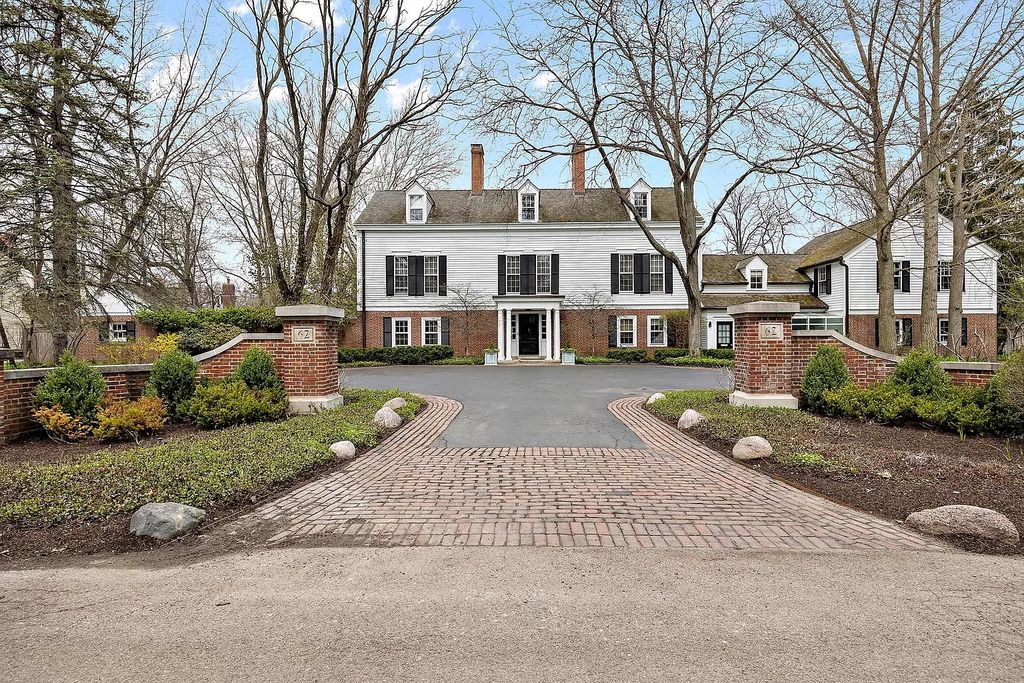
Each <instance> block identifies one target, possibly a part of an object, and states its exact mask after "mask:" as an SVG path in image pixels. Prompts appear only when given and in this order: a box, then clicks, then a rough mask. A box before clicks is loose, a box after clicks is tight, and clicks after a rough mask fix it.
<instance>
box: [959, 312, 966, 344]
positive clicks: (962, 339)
mask: <svg viewBox="0 0 1024 683" xmlns="http://www.w3.org/2000/svg"><path fill="white" fill-rule="evenodd" d="M960 346H967V316H966V315H965V316H963V317H962V318H960Z"/></svg>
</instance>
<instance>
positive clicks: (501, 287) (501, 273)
mask: <svg viewBox="0 0 1024 683" xmlns="http://www.w3.org/2000/svg"><path fill="white" fill-rule="evenodd" d="M505 293H506V292H505V255H504V254H498V295H499V296H505Z"/></svg>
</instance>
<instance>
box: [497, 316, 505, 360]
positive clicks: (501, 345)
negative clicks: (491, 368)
mask: <svg viewBox="0 0 1024 683" xmlns="http://www.w3.org/2000/svg"><path fill="white" fill-rule="evenodd" d="M504 319H505V311H504V309H502V308H501V306H499V307H498V360H503V359H504V358H505V332H504V326H503V325H502V323H503V322H504Z"/></svg>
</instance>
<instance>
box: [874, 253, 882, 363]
mask: <svg viewBox="0 0 1024 683" xmlns="http://www.w3.org/2000/svg"><path fill="white" fill-rule="evenodd" d="M875 291H876V292H881V291H882V269H881V268H879V267H878V261H875ZM875 322H878V321H877V320H876V321H875ZM875 343H876V344H877V343H878V342H875Z"/></svg>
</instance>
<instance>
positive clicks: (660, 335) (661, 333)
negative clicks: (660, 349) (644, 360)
mask: <svg viewBox="0 0 1024 683" xmlns="http://www.w3.org/2000/svg"><path fill="white" fill-rule="evenodd" d="M665 329H666V325H665V316H661V315H657V316H654V315H652V316H648V317H647V345H648V346H667V345H668V337H667V336H666V334H665Z"/></svg>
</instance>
